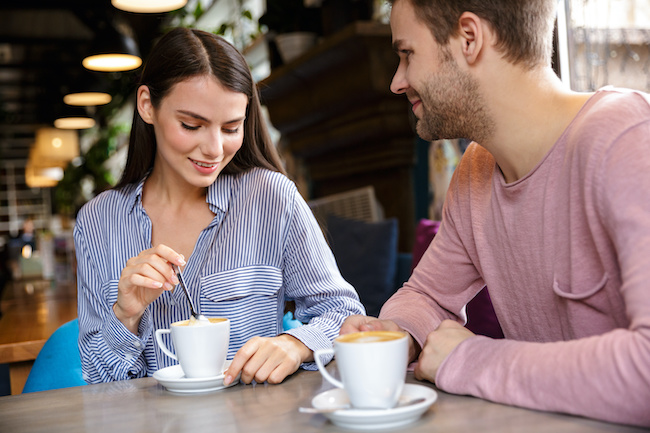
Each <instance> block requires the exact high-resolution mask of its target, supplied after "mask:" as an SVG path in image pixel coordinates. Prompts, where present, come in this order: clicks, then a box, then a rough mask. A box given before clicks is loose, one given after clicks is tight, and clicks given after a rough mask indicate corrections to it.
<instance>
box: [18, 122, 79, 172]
mask: <svg viewBox="0 0 650 433" xmlns="http://www.w3.org/2000/svg"><path fill="white" fill-rule="evenodd" d="M78 156H79V133H78V132H77V131H70V130H62V129H56V128H39V129H38V130H37V131H36V143H34V147H33V148H32V151H31V152H30V154H29V159H30V161H32V163H33V165H38V166H48V167H53V166H65V165H66V164H67V163H68V162H69V161H71V160H73V159H74V158H76V157H78Z"/></svg>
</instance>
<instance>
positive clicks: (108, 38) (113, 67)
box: [81, 23, 142, 72]
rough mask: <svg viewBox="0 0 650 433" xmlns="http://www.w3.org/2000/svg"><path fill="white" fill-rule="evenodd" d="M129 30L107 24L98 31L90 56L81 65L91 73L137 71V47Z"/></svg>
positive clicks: (138, 62)
mask: <svg viewBox="0 0 650 433" xmlns="http://www.w3.org/2000/svg"><path fill="white" fill-rule="evenodd" d="M129 30H130V28H128V27H127V26H124V25H122V26H120V28H119V30H118V29H117V28H116V26H114V25H112V24H110V23H108V24H107V25H106V26H104V28H103V29H99V30H98V34H97V35H96V36H95V40H94V42H93V44H92V47H91V54H90V55H89V56H87V57H86V58H84V59H83V61H82V62H81V63H82V65H83V66H84V67H85V68H86V69H89V70H91V71H100V72H120V71H131V70H133V69H137V68H139V67H140V65H141V64H142V59H141V58H140V52H139V50H138V46H137V44H136V43H135V39H133V36H132V35H131V34H130V33H131V32H130V31H129Z"/></svg>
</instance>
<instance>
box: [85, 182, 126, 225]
mask: <svg viewBox="0 0 650 433" xmlns="http://www.w3.org/2000/svg"><path fill="white" fill-rule="evenodd" d="M136 187H137V185H127V186H124V187H122V188H118V189H109V190H106V191H103V192H101V193H100V194H98V195H97V196H95V197H94V198H92V199H91V200H89V201H88V202H87V203H86V204H84V205H83V206H82V207H81V209H80V210H79V214H78V217H77V219H79V218H82V219H83V218H90V219H97V218H100V219H106V218H111V217H112V216H114V215H116V214H117V213H118V212H122V211H126V210H128V209H129V208H130V207H131V206H132V205H133V204H134V201H135V189H136Z"/></svg>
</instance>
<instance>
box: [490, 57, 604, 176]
mask: <svg viewBox="0 0 650 433" xmlns="http://www.w3.org/2000/svg"><path fill="white" fill-rule="evenodd" d="M501 66H503V64H502V65H501ZM493 72H494V74H495V75H492V74H486V75H485V76H484V78H482V79H481V83H482V86H481V87H482V89H483V91H484V92H485V100H486V101H487V102H488V104H489V107H488V108H489V110H490V114H491V116H492V119H493V120H494V123H495V125H496V128H495V131H494V134H492V136H491V137H490V139H489V140H487V141H486V142H485V143H480V144H481V145H482V146H483V147H485V148H486V149H487V150H488V151H490V153H491V154H492V155H493V156H494V158H495V160H496V162H497V164H498V166H499V168H500V169H501V172H502V173H503V176H504V178H505V180H506V182H507V183H511V182H514V181H516V180H518V179H521V178H522V177H524V176H525V175H526V174H528V173H529V172H530V171H531V170H532V169H533V168H534V167H535V166H536V165H537V164H538V163H539V162H540V161H541V160H542V159H543V158H544V156H545V155H546V154H547V153H548V152H549V151H550V150H551V148H552V147H553V146H554V145H555V143H556V142H557V140H558V139H559V138H560V136H561V135H562V133H563V132H564V131H565V129H566V128H567V127H568V126H569V124H570V123H571V121H572V120H573V118H574V117H575V116H576V115H577V113H578V111H580V108H581V107H582V106H583V105H584V103H585V102H586V101H587V99H589V97H590V96H591V95H590V94H582V93H576V92H572V91H570V90H569V89H567V88H566V87H565V86H564V84H562V82H561V81H560V80H559V79H558V78H557V76H556V75H555V73H554V72H553V70H552V69H550V68H538V69H535V70H532V71H527V70H522V69H521V68H520V67H517V66H513V65H510V64H507V65H506V66H505V67H502V68H499V70H494V71H493ZM497 74H498V75H497ZM489 75H492V76H491V77H489Z"/></svg>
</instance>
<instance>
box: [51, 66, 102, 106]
mask: <svg viewBox="0 0 650 433" xmlns="http://www.w3.org/2000/svg"><path fill="white" fill-rule="evenodd" d="M108 88H109V85H108V77H106V74H103V73H101V72H94V71H90V70H88V69H81V70H80V73H79V74H78V75H77V76H75V77H73V81H72V84H70V86H68V88H67V92H66V93H65V95H64V96H63V102H64V103H66V104H67V105H76V106H85V107H89V106H96V105H106V104H108V103H109V102H111V100H112V99H113V97H112V96H111V94H110V93H109V92H108Z"/></svg>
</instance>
